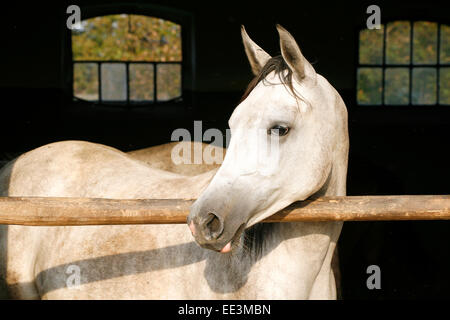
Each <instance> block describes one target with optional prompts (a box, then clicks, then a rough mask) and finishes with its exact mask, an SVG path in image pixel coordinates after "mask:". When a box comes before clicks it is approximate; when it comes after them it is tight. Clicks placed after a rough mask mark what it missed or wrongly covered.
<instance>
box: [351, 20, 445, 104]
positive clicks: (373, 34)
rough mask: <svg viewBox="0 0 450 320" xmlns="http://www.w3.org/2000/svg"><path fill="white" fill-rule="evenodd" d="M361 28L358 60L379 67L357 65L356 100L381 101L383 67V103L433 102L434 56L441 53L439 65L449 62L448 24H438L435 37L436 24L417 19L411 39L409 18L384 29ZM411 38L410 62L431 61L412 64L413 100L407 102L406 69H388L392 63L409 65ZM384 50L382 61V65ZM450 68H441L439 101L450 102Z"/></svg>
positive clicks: (435, 78) (434, 85)
mask: <svg viewBox="0 0 450 320" xmlns="http://www.w3.org/2000/svg"><path fill="white" fill-rule="evenodd" d="M381 27H382V28H381V29H379V30H378V29H372V30H369V29H366V30H361V31H360V34H359V63H360V64H367V65H374V66H379V68H366V67H361V68H358V76H357V77H358V79H357V81H358V83H357V101H358V104H366V105H377V104H382V102H381V95H382V68H385V85H384V87H385V92H384V103H385V104H393V105H397V104H400V105H404V104H409V103H412V104H419V105H420V104H423V105H426V104H435V103H436V102H437V101H438V100H437V99H438V97H437V96H436V93H437V87H436V86H437V65H436V64H437V55H438V54H440V56H439V58H440V64H441V65H442V64H450V27H449V26H447V25H441V26H440V39H438V24H437V23H435V22H428V21H417V22H414V25H413V35H414V36H413V39H411V27H412V26H411V24H410V22H409V21H395V22H390V23H388V24H387V26H386V30H384V29H383V27H384V26H383V25H382V26H381ZM384 31H385V32H386V48H384V43H383V33H384ZM438 40H439V41H440V42H439V47H440V50H439V51H440V52H439V53H438V52H437V50H438ZM411 41H413V43H412V45H413V52H412V58H413V61H412V62H413V64H430V66H431V67H430V68H419V67H413V74H412V75H411V77H412V95H411V97H412V101H409V88H410V84H409V78H410V75H409V69H408V68H389V65H391V64H400V65H401V64H405V65H408V64H409V63H410V59H411V52H410V47H411ZM383 50H385V54H386V56H385V64H383ZM448 70H449V68H442V67H441V69H440V73H439V74H440V78H439V86H440V88H439V95H440V97H439V103H440V104H450V102H449V100H450V81H449V80H450V79H449V74H448Z"/></svg>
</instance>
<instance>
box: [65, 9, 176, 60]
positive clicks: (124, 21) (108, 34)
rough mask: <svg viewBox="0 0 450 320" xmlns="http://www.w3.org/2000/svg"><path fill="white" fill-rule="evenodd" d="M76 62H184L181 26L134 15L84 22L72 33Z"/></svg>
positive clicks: (109, 16)
mask: <svg viewBox="0 0 450 320" xmlns="http://www.w3.org/2000/svg"><path fill="white" fill-rule="evenodd" d="M72 52H73V59H74V60H103V61H104V60H122V61H126V60H133V61H181V60H182V54H181V26H180V25H179V24H176V23H173V22H171V21H168V20H163V19H159V18H155V17H148V16H142V15H134V14H116V15H107V16H100V17H95V18H91V19H86V20H83V21H81V28H80V29H79V30H74V31H72Z"/></svg>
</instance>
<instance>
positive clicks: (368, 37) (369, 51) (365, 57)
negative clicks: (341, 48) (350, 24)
mask: <svg viewBox="0 0 450 320" xmlns="http://www.w3.org/2000/svg"><path fill="white" fill-rule="evenodd" d="M383 33H384V26H383V25H381V28H380V29H372V30H370V29H366V30H361V32H360V33H359V63H364V64H381V63H382V62H383Z"/></svg>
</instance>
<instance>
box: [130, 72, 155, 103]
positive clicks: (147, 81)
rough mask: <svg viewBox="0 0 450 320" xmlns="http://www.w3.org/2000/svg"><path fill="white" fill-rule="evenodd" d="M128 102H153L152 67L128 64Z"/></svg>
mask: <svg viewBox="0 0 450 320" xmlns="http://www.w3.org/2000/svg"><path fill="white" fill-rule="evenodd" d="M129 71H130V100H131V101H153V65H152V64H148V63H139V64H137V63H132V64H130V70H129Z"/></svg>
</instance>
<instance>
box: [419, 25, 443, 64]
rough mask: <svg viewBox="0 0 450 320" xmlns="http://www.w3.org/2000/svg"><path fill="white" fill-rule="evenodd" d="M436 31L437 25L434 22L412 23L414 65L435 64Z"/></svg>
mask: <svg viewBox="0 0 450 320" xmlns="http://www.w3.org/2000/svg"><path fill="white" fill-rule="evenodd" d="M437 29H438V25H437V23H434V22H427V21H420V22H415V23H414V41H413V63H414V64H416V63H419V64H420V63H421V64H435V63H436V62H437Z"/></svg>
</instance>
